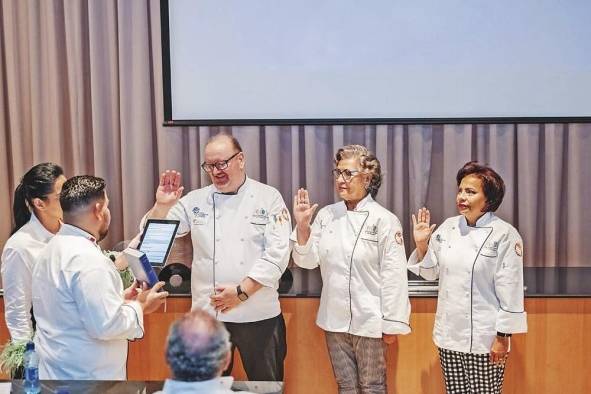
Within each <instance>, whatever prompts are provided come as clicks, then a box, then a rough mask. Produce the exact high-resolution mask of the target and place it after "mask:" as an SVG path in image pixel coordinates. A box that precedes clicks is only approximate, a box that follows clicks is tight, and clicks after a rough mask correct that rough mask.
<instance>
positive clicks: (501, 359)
mask: <svg viewBox="0 0 591 394" xmlns="http://www.w3.org/2000/svg"><path fill="white" fill-rule="evenodd" d="M509 341H510V339H509V338H508V337H502V338H501V337H495V340H494V341H493V343H492V346H491V348H490V357H489V359H490V362H491V363H493V364H504V363H505V361H506V360H507V356H508V355H509Z"/></svg>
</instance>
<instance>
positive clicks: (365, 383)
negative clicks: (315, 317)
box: [325, 331, 388, 394]
mask: <svg viewBox="0 0 591 394" xmlns="http://www.w3.org/2000/svg"><path fill="white" fill-rule="evenodd" d="M325 335H326V344H327V345H328V353H329V354H330V362H331V363H332V370H333V372H334V376H335V379H336V381H337V385H338V387H339V394H358V393H363V394H378V393H379V394H385V393H386V352H387V349H388V347H387V345H386V344H385V343H384V341H383V340H382V338H368V337H360V336H357V335H352V334H348V333H346V332H343V333H341V332H329V331H325Z"/></svg>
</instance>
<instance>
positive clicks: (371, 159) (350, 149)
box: [334, 145, 382, 198]
mask: <svg viewBox="0 0 591 394" xmlns="http://www.w3.org/2000/svg"><path fill="white" fill-rule="evenodd" d="M334 157H335V164H338V163H339V161H341V160H343V159H350V158H358V159H359V164H361V168H362V170H363V172H365V173H368V174H369V175H371V179H370V181H369V186H368V187H367V192H368V193H369V194H371V196H372V197H373V198H376V196H377V195H378V190H379V189H380V186H381V185H382V167H381V165H380V161H379V160H378V158H377V157H375V156H374V155H373V153H371V152H370V151H369V150H368V149H367V148H366V147H365V146H363V145H347V146H343V147H342V148H340V149H339V150H338V151H337V153H336V154H335V155H334Z"/></svg>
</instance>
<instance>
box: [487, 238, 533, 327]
mask: <svg viewBox="0 0 591 394" xmlns="http://www.w3.org/2000/svg"><path fill="white" fill-rule="evenodd" d="M494 284H495V293H496V295H497V298H498V300H499V304H500V308H499V311H498V313H497V323H496V329H497V331H499V332H503V333H507V334H510V333H523V332H527V315H526V313H525V310H524V300H523V298H524V294H523V241H522V240H521V237H520V236H519V234H518V233H517V231H514V230H512V231H511V232H510V233H509V235H508V237H507V238H506V239H505V240H503V241H501V244H500V245H499V259H498V263H497V271H496V273H495V279H494Z"/></svg>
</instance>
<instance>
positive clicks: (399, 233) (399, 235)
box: [394, 231, 404, 245]
mask: <svg viewBox="0 0 591 394" xmlns="http://www.w3.org/2000/svg"><path fill="white" fill-rule="evenodd" d="M394 239H395V240H396V243H397V244H398V245H402V243H403V242H404V238H402V231H396V234H394Z"/></svg>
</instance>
